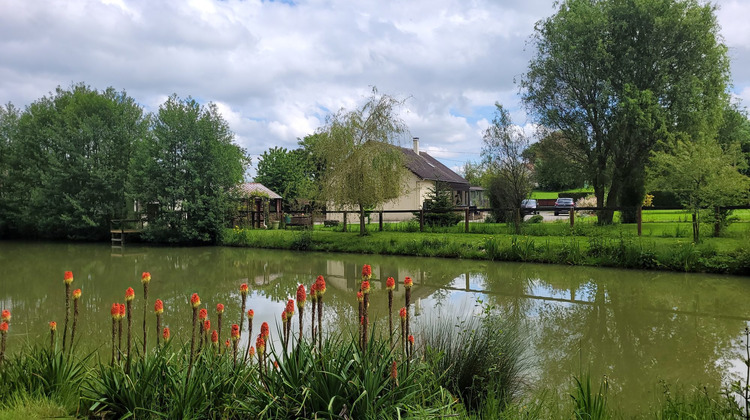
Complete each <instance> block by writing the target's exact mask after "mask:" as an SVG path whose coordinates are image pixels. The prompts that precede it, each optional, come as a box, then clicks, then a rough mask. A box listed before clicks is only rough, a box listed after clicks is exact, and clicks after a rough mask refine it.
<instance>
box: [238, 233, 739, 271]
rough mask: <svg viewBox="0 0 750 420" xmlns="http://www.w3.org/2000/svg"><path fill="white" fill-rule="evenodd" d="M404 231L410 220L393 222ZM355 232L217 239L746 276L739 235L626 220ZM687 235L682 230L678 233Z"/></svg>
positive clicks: (304, 247)
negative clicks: (663, 230)
mask: <svg viewBox="0 0 750 420" xmlns="http://www.w3.org/2000/svg"><path fill="white" fill-rule="evenodd" d="M400 225H401V226H403V227H405V228H406V229H404V230H408V229H409V226H410V224H408V223H405V224H400ZM373 227H374V229H371V231H370V233H369V235H367V236H364V237H360V236H358V235H357V234H355V233H352V232H341V231H336V230H333V229H330V228H329V229H318V228H316V229H314V230H252V229H238V228H235V229H227V230H226V232H225V236H224V244H225V245H228V246H244V247H254V248H273V249H291V250H309V251H327V252H352V253H362V254H383V255H407V256H421V257H444V258H465V259H480V260H493V261H522V262H538V263H552V264H571V265H589V266H606V267H620V268H636V269H663V270H672V271H684V272H710V273H727V274H738V275H750V245H749V243H750V242H749V241H748V239H747V236H746V235H747V234H746V233H742V232H739V233H738V234H737V235H736V236H734V237H721V238H706V239H705V240H704V241H703V242H702V243H701V244H699V245H695V244H693V243H692V242H691V241H690V240H689V239H687V238H685V237H683V236H677V237H674V236H666V235H665V236H644V237H637V236H636V235H635V233H634V232H630V231H631V230H634V229H635V228H634V227H631V226H629V225H613V226H607V227H599V226H594V225H591V224H583V223H581V224H578V225H576V227H575V228H570V226H569V225H567V224H565V223H545V224H530V225H527V226H525V227H524V235H513V234H510V233H505V232H504V231H503V230H504V229H508V228H507V227H505V226H504V225H496V224H485V223H475V224H472V226H471V227H472V232H476V233H468V234H467V233H459V232H458V230H459V229H457V228H448V229H443V230H442V231H441V230H437V231H435V232H424V233H420V232H418V231H417V232H411V231H383V232H378V231H376V229H377V226H376V225H375V226H371V228H373ZM417 230H418V226H417ZM686 234H687V232H686Z"/></svg>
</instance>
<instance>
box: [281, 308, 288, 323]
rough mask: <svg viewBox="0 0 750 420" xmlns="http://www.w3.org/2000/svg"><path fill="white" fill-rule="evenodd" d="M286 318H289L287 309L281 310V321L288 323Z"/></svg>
mask: <svg viewBox="0 0 750 420" xmlns="http://www.w3.org/2000/svg"><path fill="white" fill-rule="evenodd" d="M286 318H287V312H286V309H284V310H283V311H281V322H283V323H284V324H286Z"/></svg>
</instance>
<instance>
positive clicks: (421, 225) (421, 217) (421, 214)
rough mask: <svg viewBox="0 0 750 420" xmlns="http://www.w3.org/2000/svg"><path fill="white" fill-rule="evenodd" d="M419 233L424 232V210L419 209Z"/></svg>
mask: <svg viewBox="0 0 750 420" xmlns="http://www.w3.org/2000/svg"><path fill="white" fill-rule="evenodd" d="M419 231H420V232H424V209H419Z"/></svg>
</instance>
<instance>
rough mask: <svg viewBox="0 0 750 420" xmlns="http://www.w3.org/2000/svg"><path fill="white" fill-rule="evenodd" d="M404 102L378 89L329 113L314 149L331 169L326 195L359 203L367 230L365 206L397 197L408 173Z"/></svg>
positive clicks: (324, 183) (333, 200) (362, 228)
mask: <svg viewBox="0 0 750 420" xmlns="http://www.w3.org/2000/svg"><path fill="white" fill-rule="evenodd" d="M402 104H403V101H401V100H398V99H396V98H394V97H392V96H389V95H381V94H379V93H378V91H377V89H373V92H372V95H371V96H370V97H369V98H368V99H367V101H366V102H365V103H364V105H362V106H361V107H360V108H358V109H355V110H351V111H347V110H344V109H341V110H339V111H338V112H336V113H334V114H331V115H329V116H328V118H327V120H326V125H325V126H324V127H323V128H322V129H321V130H320V131H319V132H318V134H319V138H318V139H317V140H316V142H315V144H314V146H313V153H314V154H315V156H316V157H317V159H318V160H319V161H320V162H321V163H322V164H323V166H324V167H325V168H326V169H325V172H324V173H323V179H322V182H321V192H322V194H323V197H324V198H325V199H326V200H327V201H328V202H329V203H332V204H334V205H337V206H354V207H356V208H358V210H359V214H360V234H361V235H364V234H365V233H366V231H365V217H364V216H365V210H366V209H371V208H374V207H376V206H377V205H380V204H382V203H384V202H386V201H388V200H391V199H395V198H397V197H398V196H399V195H400V194H401V192H402V190H403V179H404V175H405V174H406V168H405V166H404V154H403V153H402V152H401V150H400V149H399V148H398V147H396V146H397V145H398V144H399V142H400V139H401V137H402V136H403V135H405V134H406V133H407V131H408V130H407V127H406V125H405V124H404V122H403V121H402V120H401V119H400V118H399V117H398V115H397V111H398V109H399V107H400V106H401V105H402Z"/></svg>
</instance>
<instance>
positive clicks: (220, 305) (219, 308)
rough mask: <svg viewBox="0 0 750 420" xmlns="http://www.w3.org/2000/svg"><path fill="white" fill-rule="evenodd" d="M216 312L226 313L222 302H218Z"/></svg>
mask: <svg viewBox="0 0 750 420" xmlns="http://www.w3.org/2000/svg"><path fill="white" fill-rule="evenodd" d="M216 313H217V314H223V313H224V305H222V304H221V303H217V304H216Z"/></svg>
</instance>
